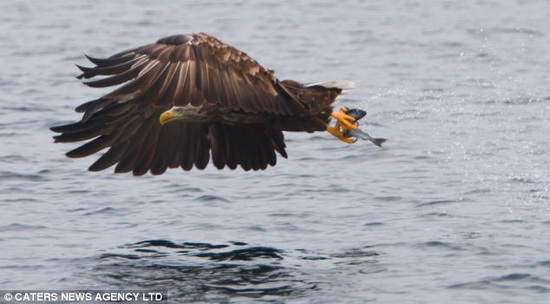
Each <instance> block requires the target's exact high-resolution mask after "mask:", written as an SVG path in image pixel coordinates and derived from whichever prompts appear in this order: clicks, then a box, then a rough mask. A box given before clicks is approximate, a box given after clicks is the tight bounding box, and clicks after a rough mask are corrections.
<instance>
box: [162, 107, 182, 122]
mask: <svg viewBox="0 0 550 304" xmlns="http://www.w3.org/2000/svg"><path fill="white" fill-rule="evenodd" d="M180 116H181V114H179V113H177V112H175V111H172V110H168V111H165V112H162V114H160V117H159V121H160V124H161V125H163V124H165V123H168V122H171V121H173V120H176V119H178V118H179V117H180Z"/></svg>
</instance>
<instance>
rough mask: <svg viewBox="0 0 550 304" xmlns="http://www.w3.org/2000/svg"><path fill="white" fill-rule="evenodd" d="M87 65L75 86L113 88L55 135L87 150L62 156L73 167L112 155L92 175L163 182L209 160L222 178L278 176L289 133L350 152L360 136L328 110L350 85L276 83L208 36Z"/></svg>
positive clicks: (353, 118) (344, 117) (353, 120)
mask: <svg viewBox="0 0 550 304" xmlns="http://www.w3.org/2000/svg"><path fill="white" fill-rule="evenodd" d="M86 57H87V58H88V60H89V61H91V62H92V63H93V64H94V65H95V66H94V67H83V66H78V65H77V67H78V68H79V69H80V70H81V71H82V74H81V75H79V76H78V77H77V78H79V79H85V82H84V84H85V85H87V86H89V87H92V88H104V87H111V86H116V87H115V89H114V90H113V91H111V92H110V93H108V94H106V95H104V96H102V97H100V98H98V99H95V100H92V101H88V102H86V103H83V104H81V105H80V106H78V107H77V108H76V112H79V113H83V116H82V119H81V120H80V121H78V122H76V123H71V124H66V125H61V126H55V127H52V128H50V129H51V130H52V131H53V132H56V133H61V134H60V135H57V136H55V137H54V139H55V142H62V143H67V142H80V141H87V142H86V143H85V144H83V145H82V146H80V147H78V148H76V149H74V150H72V151H70V152H68V153H67V154H66V155H67V156H68V157H71V158H79V157H86V156H89V155H92V154H94V153H96V152H99V151H101V150H103V149H106V148H108V150H107V151H106V152H105V153H104V154H103V155H101V156H100V157H99V158H98V159H97V160H96V161H95V162H94V163H93V164H92V165H91V166H90V167H89V170H90V171H100V170H104V169H107V168H109V167H111V166H113V165H116V167H115V169H114V171H115V172H116V173H124V172H132V173H133V174H134V175H143V174H145V173H147V172H148V171H150V172H151V174H153V175H158V174H162V173H164V172H165V171H166V170H167V168H177V167H181V168H182V169H183V170H186V171H188V170H191V169H192V168H194V167H195V168H197V169H204V168H205V167H207V165H208V163H209V162H210V159H211V160H212V163H213V165H214V166H215V167H216V168H218V169H223V168H225V167H228V168H230V169H235V168H237V167H241V168H242V169H244V170H246V171H248V170H264V169H266V168H267V167H268V166H275V164H276V162H277V155H276V154H279V155H281V156H282V157H284V158H287V152H286V150H285V148H286V146H285V140H284V135H283V131H294V132H310V133H311V132H315V131H328V132H329V133H331V134H333V135H334V136H336V137H337V138H339V139H340V140H342V141H344V142H346V143H353V142H354V139H353V138H352V135H356V136H357V133H350V132H349V131H354V130H355V129H357V120H358V117H357V115H348V114H351V113H348V111H349V110H348V109H347V108H341V109H340V110H337V111H335V110H334V109H333V106H332V104H333V103H334V102H335V100H336V98H337V97H338V96H339V95H341V94H342V93H344V92H345V91H346V90H349V89H351V88H352V87H353V82H350V81H328V82H320V83H312V84H302V83H299V82H297V81H294V80H279V79H277V77H276V76H275V74H274V71H272V70H269V69H266V68H264V67H263V66H261V65H260V64H259V63H258V62H256V60H254V59H252V58H251V57H250V56H248V55H247V54H246V53H245V52H242V51H240V50H238V49H236V48H234V47H232V46H230V45H228V44H226V43H224V42H222V41H220V40H219V39H217V38H215V37H213V36H211V35H209V34H206V33H202V32H201V33H190V34H185V35H174V36H169V37H165V38H162V39H159V40H158V41H157V42H155V43H152V44H148V45H145V46H141V47H137V48H133V49H129V50H126V51H122V52H120V53H117V54H115V55H113V56H110V57H108V58H94V57H91V56H87V55H86ZM96 77H98V78H96ZM90 78H94V79H93V80H87V79H90ZM363 115H364V114H363ZM331 119H335V120H336V124H335V125H330V122H331ZM376 140H381V139H376ZM373 142H374V141H373ZM375 143H376V142H375ZM377 144H381V142H378V143H377Z"/></svg>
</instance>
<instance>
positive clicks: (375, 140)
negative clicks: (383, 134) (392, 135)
mask: <svg viewBox="0 0 550 304" xmlns="http://www.w3.org/2000/svg"><path fill="white" fill-rule="evenodd" d="M371 141H372V143H373V144H375V145H377V146H379V147H382V144H383V143H385V142H386V141H387V139H385V138H373V139H371Z"/></svg>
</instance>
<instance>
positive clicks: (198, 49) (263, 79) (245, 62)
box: [79, 33, 305, 115]
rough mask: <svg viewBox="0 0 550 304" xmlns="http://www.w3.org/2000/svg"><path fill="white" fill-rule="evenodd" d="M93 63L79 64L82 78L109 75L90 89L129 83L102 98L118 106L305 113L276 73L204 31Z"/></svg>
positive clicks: (168, 39) (171, 37)
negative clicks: (116, 102)
mask: <svg viewBox="0 0 550 304" xmlns="http://www.w3.org/2000/svg"><path fill="white" fill-rule="evenodd" d="M88 59H90V61H91V62H92V63H94V64H96V66H95V67H93V68H87V67H81V66H79V68H80V69H81V70H82V71H83V72H84V73H83V74H82V75H80V76H79V78H91V77H94V76H109V77H106V78H102V79H99V80H93V81H89V82H85V84H86V85H88V86H90V87H109V86H114V85H119V84H122V83H125V82H128V83H127V84H125V85H123V86H121V87H120V88H118V89H116V90H115V91H113V92H111V93H109V94H107V95H106V96H104V97H103V98H104V99H109V100H113V99H115V100H118V102H119V103H120V102H124V103H129V104H137V103H147V104H148V105H150V106H151V107H152V106H157V107H166V106H170V107H171V106H185V105H188V104H191V105H193V106H201V105H204V104H205V103H208V104H210V105H223V106H228V107H230V108H231V109H232V110H236V111H237V110H240V111H244V112H247V113H273V114H279V115H291V114H297V113H302V112H303V111H304V106H305V105H303V104H302V103H300V102H299V101H298V100H296V99H295V98H294V97H293V96H292V95H291V94H289V92H288V91H287V90H286V89H285V87H284V86H282V85H280V83H279V81H278V80H277V78H276V77H275V75H274V73H273V71H270V70H267V69H265V68H264V67H262V66H261V65H260V64H259V63H258V62H256V61H255V60H254V59H252V58H251V57H249V56H248V55H247V54H246V53H244V52H241V51H239V50H237V49H236V48H234V47H231V46H229V45H227V44H225V43H223V42H222V41H220V40H218V39H217V38H215V37H212V36H210V35H208V34H205V33H198V34H187V35H176V36H170V37H166V38H163V39H160V40H158V41H157V42H156V43H154V44H149V45H145V46H142V47H139V48H136V49H131V50H127V51H124V52H121V53H118V54H116V55H114V56H112V57H110V58H107V59H98V58H93V57H89V56H88Z"/></svg>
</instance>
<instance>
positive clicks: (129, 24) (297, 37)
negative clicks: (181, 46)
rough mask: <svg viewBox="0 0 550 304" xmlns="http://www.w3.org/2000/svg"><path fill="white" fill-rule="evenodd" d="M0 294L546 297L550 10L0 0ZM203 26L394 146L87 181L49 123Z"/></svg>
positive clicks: (314, 150) (409, 3)
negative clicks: (348, 84) (117, 56)
mask: <svg viewBox="0 0 550 304" xmlns="http://www.w3.org/2000/svg"><path fill="white" fill-rule="evenodd" d="M0 29H1V30H0V60H1V62H0V63H1V65H0V66H1V72H0V87H1V92H2V94H0V139H1V142H0V143H1V145H0V248H1V249H0V289H1V290H13V289H42V290H50V289H55V290H62V289H64V290H79V289H106V290H127V289H134V290H135V289H139V290H142V289H143V290H145V289H147V290H167V291H168V292H169V294H170V298H171V300H172V301H174V302H179V301H189V302H192V301H196V302H212V303H218V302H234V303H242V302H250V303H254V302H269V303H365V302H375V303H550V170H549V168H550V152H549V150H550V140H549V134H550V92H549V89H550V2H548V1H545V0H540V1H535V0H533V1H528V0H521V1H520V0H518V1H515V0H503V1H481V0H480V1H462V0H456V1H450V0H449V1H413V0H400V1H359V0H357V1H308V2H306V1H303V2H301V3H297V2H296V1H291V0H288V1H287V0H284V1H281V0H277V1H250V2H245V1H229V0H227V1H219V2H218V1H212V2H209V1H198V0H196V1H129V0H128V1H107V0H104V1H99V0H97V1H56V0H49V1H32V0H17V1H2V2H0ZM194 31H205V32H208V33H211V34H213V35H215V36H217V37H219V38H220V39H222V40H224V41H226V42H228V43H230V44H232V45H234V46H236V47H238V48H240V49H242V50H244V51H246V52H247V53H248V54H250V55H251V56H253V57H254V58H256V59H257V60H258V61H259V62H260V63H262V64H263V65H264V66H266V67H268V68H271V69H274V70H275V71H276V72H277V74H278V76H279V78H281V79H287V78H290V79H296V80H299V81H302V82H313V81H321V80H328V79H342V78H343V79H354V80H357V81H359V82H358V85H357V88H356V89H355V90H354V91H352V92H351V93H350V94H349V95H347V96H345V97H344V98H343V99H342V101H341V103H340V104H341V105H346V106H350V107H357V108H363V109H366V110H367V111H368V116H367V118H366V121H367V124H364V125H363V126H364V127H366V129H367V130H368V132H369V133H370V134H371V135H373V136H377V137H385V138H388V139H389V142H388V143H387V145H386V147H385V148H378V147H375V146H374V145H372V144H370V143H369V142H358V143H356V144H355V145H346V144H344V143H341V142H339V141H338V140H336V139H335V138H334V137H332V136H330V135H329V134H327V133H317V134H287V146H288V152H289V155H290V157H289V159H287V160H284V159H280V160H279V163H278V164H277V166H276V167H274V168H270V169H269V170H266V171H264V172H243V171H241V170H236V171H229V170H227V171H218V170H216V169H213V168H208V169H207V170H204V171H192V172H183V171H182V170H171V171H169V172H167V173H166V174H164V175H162V176H154V177H153V176H151V175H147V176H144V177H139V178H137V177H133V176H131V175H115V174H113V173H112V171H111V170H108V171H104V172H100V173H91V172H87V171H86V168H87V167H88V166H89V165H90V164H91V163H92V162H93V161H94V159H95V158H93V157H92V158H86V159H77V160H74V159H67V158H65V157H64V155H63V154H64V153H65V152H67V151H68V150H69V149H71V148H74V147H75V145H68V144H53V143H52V139H51V136H52V135H53V134H52V133H51V132H50V131H49V130H48V127H50V126H53V125H58V124H62V123H67V122H70V121H75V120H77V119H79V116H78V115H77V114H76V113H74V112H73V108H74V107H76V106H77V105H79V104H80V103H82V102H84V101H88V100H92V99H95V98H97V97H98V96H99V95H100V94H101V93H104V92H102V91H101V90H97V89H90V88H87V87H85V86H83V85H82V84H81V83H80V82H79V81H78V80H77V79H75V78H74V76H76V75H77V74H78V71H77V69H76V68H75V66H74V64H86V61H85V58H84V57H83V54H84V53H87V54H90V55H92V56H97V57H102V56H108V55H111V54H113V53H116V52H118V51H121V50H124V49H127V48H131V47H135V46H139V45H143V44H147V43H150V42H153V41H155V40H156V39H158V38H161V37H163V36H167V35H171V34H179V33H186V32H194Z"/></svg>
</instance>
